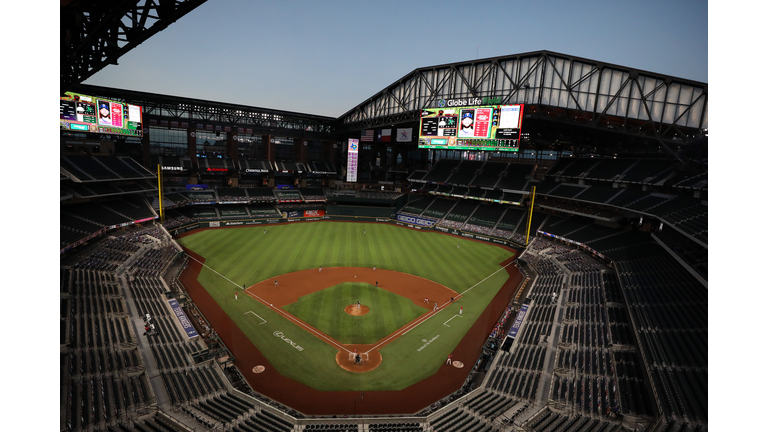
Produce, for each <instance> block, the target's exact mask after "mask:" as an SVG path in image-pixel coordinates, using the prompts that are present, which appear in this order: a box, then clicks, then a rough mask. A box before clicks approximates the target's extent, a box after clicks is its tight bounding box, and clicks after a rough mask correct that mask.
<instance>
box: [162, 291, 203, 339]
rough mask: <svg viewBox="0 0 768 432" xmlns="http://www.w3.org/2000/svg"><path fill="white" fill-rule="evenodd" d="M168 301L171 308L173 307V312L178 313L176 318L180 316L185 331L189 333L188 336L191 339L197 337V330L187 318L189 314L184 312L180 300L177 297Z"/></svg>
mask: <svg viewBox="0 0 768 432" xmlns="http://www.w3.org/2000/svg"><path fill="white" fill-rule="evenodd" d="M168 303H169V304H170V305H171V309H173V313H174V314H175V315H176V318H178V320H179V323H181V326H182V327H183V328H184V332H185V333H187V337H188V338H190V339H191V338H193V337H197V336H198V334H197V330H195V327H193V326H192V323H191V322H190V321H189V319H188V318H187V314H185V313H184V310H183V309H182V308H181V306H180V305H179V302H178V301H176V299H170V300H168Z"/></svg>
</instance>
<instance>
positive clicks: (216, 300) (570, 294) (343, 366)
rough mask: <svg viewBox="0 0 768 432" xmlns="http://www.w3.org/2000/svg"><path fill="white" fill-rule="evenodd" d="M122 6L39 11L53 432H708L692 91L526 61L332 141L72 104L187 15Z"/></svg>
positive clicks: (384, 109)
mask: <svg viewBox="0 0 768 432" xmlns="http://www.w3.org/2000/svg"><path fill="white" fill-rule="evenodd" d="M124 3H126V5H127V6H126V7H125V10H119V8H117V7H116V8H115V9H114V10H112V11H109V12H105V11H103V10H101V9H99V8H97V7H96V6H93V7H92V8H91V9H89V8H88V7H87V5H88V4H89V3H88V2H67V1H62V2H61V13H62V17H65V18H62V35H66V37H65V36H62V38H61V52H62V56H61V65H60V77H61V84H60V87H61V95H60V106H61V110H60V189H61V194H60V195H61V197H60V198H61V199H60V269H59V274H60V347H61V349H60V373H61V380H60V402H61V405H60V408H61V409H60V417H59V418H60V422H59V423H60V430H61V431H73V432H74V431H88V432H92V431H127V432H130V431H138V432H149V431H152V432H185V431H200V430H220V431H233V432H249V431H275V432H278V431H281V432H289V431H290V432H300V431H360V432H366V431H371V432H373V431H397V432H416V431H424V432H426V431H435V432H437V431H460V432H491V431H493V432H496V431H563V432H565V431H567V432H587V431H602V432H608V431H611V432H619V431H639V430H642V431H659V432H661V431H663V432H682V431H686V432H687V431H706V430H707V429H708V402H707V401H708V390H707V389H708V353H707V351H708V331H707V326H708V324H707V309H708V304H707V289H708V285H707V279H708V278H707V272H708V270H707V255H708V247H707V233H708V224H707V214H708V210H707V209H708V207H707V199H708V197H707V194H708V189H707V172H708V171H707V132H708V117H707V116H708V108H707V107H708V105H707V98H708V86H707V83H702V82H696V81H692V80H689V79H686V78H683V77H673V76H668V75H663V74H658V73H654V72H649V71H645V70H640V69H635V68H630V67H625V66H620V65H613V64H609V63H605V62H604V61H601V60H599V59H596V60H595V59H586V58H580V57H575V56H572V55H567V54H561V53H556V52H551V51H536V52H527V53H521V54H511V55H507V56H503V57H493V58H484V59H474V60H468V61H465V62H458V63H451V64H443V65H436V66H424V67H420V68H418V69H415V70H413V71H412V72H410V73H408V74H406V75H405V76H402V77H399V78H398V77H393V79H394V82H393V83H392V84H391V85H390V86H388V87H386V88H384V89H381V91H379V92H378V93H376V94H374V95H372V96H371V97H370V98H368V99H367V100H364V101H362V102H360V103H359V104H358V105H357V106H354V107H351V108H350V109H349V110H348V111H347V112H346V113H345V114H343V115H341V116H339V117H338V118H334V117H326V116H319V115H313V114H306V113H303V112H302V108H301V106H297V107H296V111H284V110H275V109H270V108H264V107H257V106H245V105H237V104H229V103H222V102H216V101H211V100H204V99H195V98H185V97H178V96H168V95H164V94H154V93H145V92H140V91H134V90H125V89H120V88H109V87H102V86H94V85H87V84H83V81H85V80H86V79H87V78H88V77H89V76H91V75H93V74H94V73H96V72H97V71H98V70H100V69H101V68H103V67H104V66H105V65H106V64H109V62H110V61H114V59H115V57H114V56H115V55H117V56H119V55H122V54H124V53H125V52H127V51H129V50H131V49H134V47H137V46H138V45H139V44H140V43H141V42H142V41H144V40H146V39H148V38H150V37H152V36H153V35H155V34H156V33H158V32H160V31H162V30H163V29H164V28H165V27H166V26H168V25H170V24H171V23H173V22H175V21H176V20H183V19H184V15H186V14H187V13H189V12H190V11H192V10H193V9H194V8H196V7H197V6H199V5H200V4H202V3H204V1H200V0H196V1H176V2H174V3H163V6H162V7H163V10H162V11H159V12H158V11H152V7H151V6H147V7H146V8H144V9H141V10H143V11H144V12H142V13H147V14H151V15H153V14H155V13H157V16H159V17H161V18H159V19H156V20H143V19H133V18H135V16H133V15H134V14H135V13H137V12H136V10H135V9H131V8H130V7H129V6H130V4H131V3H132V2H130V1H129V2H124ZM133 3H135V2H133ZM160 3H161V2H158V6H157V7H158V8H159V7H160V6H159V4H160ZM121 4H122V3H121ZM169 5H172V6H169ZM98 14H101V16H102V19H103V20H104V21H106V22H107V24H105V25H104V26H94V27H92V28H91V31H92V33H91V34H83V32H82V31H80V30H78V31H76V25H75V24H74V23H75V22H81V18H82V19H84V17H86V16H87V17H88V19H93V16H96V15H98ZM127 16H132V17H133V18H132V19H131V20H125V19H124V18H125V17H127ZM153 16H154V15H153ZM66 17H69V18H66ZM69 20H71V21H72V23H73V24H72V28H67V27H66V25H65V24H66V22H69ZM110 20H112V22H113V23H117V22H118V21H121V20H122V23H123V25H126V24H125V23H126V22H127V21H131V22H132V23H133V24H132V25H134V26H136V27H135V28H132V29H123V31H124V34H123V35H122V37H126V38H128V39H132V38H134V39H132V40H131V41H130V43H128V44H124V45H123V46H122V47H121V48H120V49H119V50H118V51H117V53H115V52H114V50H113V49H112V48H110V47H111V46H112V45H110V44H109V43H107V42H108V41H109V40H110V39H111V38H113V37H115V34H114V32H113V31H111V30H109V29H110V28H111V26H110V25H109V21H110ZM86 39H87V40H88V41H90V42H88V43H86ZM93 40H99V41H102V42H104V43H93ZM136 49H137V50H140V49H141V48H140V47H139V48H136ZM100 50H112V51H110V52H109V53H106V52H101V51H100ZM65 54H66V55H65ZM98 58H104V59H105V60H104V61H103V62H101V63H99V62H96V61H94V60H93V59H98ZM120 113H122V116H121V115H120ZM108 117H109V119H108Z"/></svg>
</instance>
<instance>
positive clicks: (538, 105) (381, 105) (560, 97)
mask: <svg viewBox="0 0 768 432" xmlns="http://www.w3.org/2000/svg"><path fill="white" fill-rule="evenodd" d="M470 97H472V98H491V99H497V100H501V104H525V105H526V107H525V120H524V124H523V129H526V124H528V126H530V125H531V122H536V121H539V122H541V121H544V122H545V123H546V124H547V127H546V128H540V129H546V130H547V131H548V132H549V136H547V137H543V138H544V139H545V140H547V141H550V142H552V141H556V140H557V138H558V137H560V136H563V137H567V136H571V137H572V136H574V131H578V133H576V135H580V134H583V135H585V136H586V137H587V140H589V138H588V137H589V136H590V134H593V132H607V133H609V135H608V136H611V137H613V138H609V140H614V141H616V140H621V139H625V140H627V141H628V142H630V141H633V139H636V138H640V139H641V141H644V142H646V143H653V145H662V146H665V147H667V148H668V150H670V151H671V149H670V148H669V147H670V146H671V145H678V146H679V145H682V144H688V143H691V142H694V141H696V140H697V139H700V138H701V137H703V136H706V133H707V128H708V118H707V116H708V109H707V103H708V101H707V100H708V85H707V83H702V82H697V81H692V80H688V79H684V78H679V77H672V76H669V75H663V74H657V73H653V72H648V71H644V70H640V69H635V68H630V67H625V66H618V65H613V64H609V63H604V62H601V61H598V60H590V59H585V58H581V57H575V56H570V55H567V54H560V53H555V52H551V51H535V52H528V53H524V54H514V55H509V56H503V57H493V58H485V59H479V60H472V61H466V62H458V63H450V64H444V65H438V66H429V67H423V68H418V69H415V70H414V71H413V72H411V73H409V74H407V75H405V76H403V77H402V78H400V79H398V80H397V81H395V82H394V83H392V84H391V85H389V86H388V87H386V88H385V89H383V90H381V91H380V92H378V93H376V94H375V95H373V96H371V97H370V98H368V99H366V100H365V101H363V102H362V103H360V104H359V105H357V106H356V107H354V108H352V109H350V110H349V111H347V112H346V113H345V114H343V115H342V116H340V117H339V120H340V129H341V130H342V131H343V130H355V129H363V128H372V127H377V126H385V125H387V126H388V125H394V124H404V123H416V122H418V119H419V113H420V111H421V110H422V109H424V108H430V107H435V106H437V103H438V102H439V101H440V100H444V99H455V98H470ZM564 132H569V133H564ZM593 135H594V134H593ZM597 135H599V136H604V134H597ZM617 137H619V138H617ZM622 137H623V138H622ZM634 141H637V140H634Z"/></svg>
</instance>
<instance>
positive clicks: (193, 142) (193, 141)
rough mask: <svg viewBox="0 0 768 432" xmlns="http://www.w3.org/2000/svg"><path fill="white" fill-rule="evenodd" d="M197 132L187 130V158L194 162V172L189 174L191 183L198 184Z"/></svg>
mask: <svg viewBox="0 0 768 432" xmlns="http://www.w3.org/2000/svg"><path fill="white" fill-rule="evenodd" d="M196 134H197V131H196V130H195V129H188V130H187V156H189V159H190V160H191V161H192V171H190V173H189V180H188V181H189V183H192V184H196V183H197V182H198V178H197V138H195V136H196Z"/></svg>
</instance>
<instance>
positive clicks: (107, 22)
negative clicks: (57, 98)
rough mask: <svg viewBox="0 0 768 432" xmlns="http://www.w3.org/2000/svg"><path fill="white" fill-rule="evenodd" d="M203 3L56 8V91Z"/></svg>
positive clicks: (116, 1) (115, 1) (148, 0)
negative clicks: (58, 49) (57, 15)
mask: <svg viewBox="0 0 768 432" xmlns="http://www.w3.org/2000/svg"><path fill="white" fill-rule="evenodd" d="M203 3H205V0H112V1H109V2H105V1H100V0H72V1H66V0H65V1H62V2H61V8H60V26H59V29H60V32H61V34H60V37H59V43H60V52H59V54H60V55H59V57H60V64H59V79H60V82H59V90H60V91H61V92H62V93H64V92H66V91H68V90H69V89H70V88H71V87H72V86H73V85H75V84H79V83H81V82H83V81H85V80H86V79H88V78H89V77H91V76H92V75H94V74H95V73H96V72H98V71H100V70H101V69H103V68H104V67H105V66H107V65H108V64H117V60H118V59H119V58H120V57H121V56H122V55H123V54H125V53H127V52H128V51H130V50H132V49H133V48H135V47H136V46H137V45H139V44H141V43H142V42H144V41H145V40H147V39H149V38H150V37H151V36H153V35H154V34H156V33H158V32H160V31H162V30H164V29H165V28H166V27H168V26H169V25H170V24H171V23H173V22H175V21H176V20H178V19H179V18H181V17H183V16H184V15H186V14H187V13H189V12H190V11H192V10H193V9H195V8H196V7H198V6H200V5H201V4H203Z"/></svg>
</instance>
